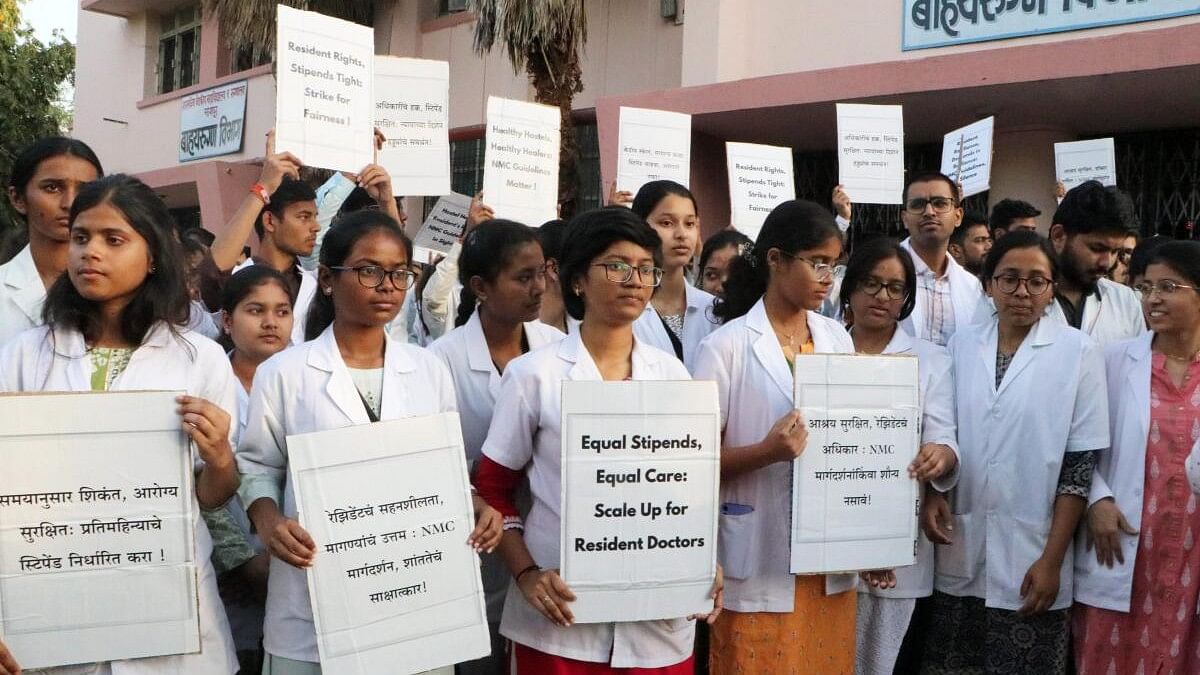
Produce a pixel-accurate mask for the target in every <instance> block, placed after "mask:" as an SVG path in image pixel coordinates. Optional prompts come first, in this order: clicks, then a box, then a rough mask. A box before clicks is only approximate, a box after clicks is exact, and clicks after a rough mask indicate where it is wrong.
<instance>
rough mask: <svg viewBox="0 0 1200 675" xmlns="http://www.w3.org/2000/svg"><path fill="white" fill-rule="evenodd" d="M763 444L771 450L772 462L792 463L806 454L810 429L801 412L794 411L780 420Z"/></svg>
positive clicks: (768, 433)
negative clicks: (806, 426) (805, 423)
mask: <svg viewBox="0 0 1200 675" xmlns="http://www.w3.org/2000/svg"><path fill="white" fill-rule="evenodd" d="M763 443H764V444H765V445H766V447H767V448H769V453H770V454H769V455H768V456H769V457H770V459H771V462H772V463H774V462H790V461H792V460H793V459H796V458H797V457H799V456H800V455H802V454H804V448H805V447H806V446H807V445H808V429H807V428H805V425H804V418H803V417H801V416H800V411H799V410H792V411H791V412H789V413H788V414H786V415H784V416H783V417H780V418H779V421H777V422H775V425H774V426H772V427H771V430H770V431H768V432H767V437H766V438H764V439H763Z"/></svg>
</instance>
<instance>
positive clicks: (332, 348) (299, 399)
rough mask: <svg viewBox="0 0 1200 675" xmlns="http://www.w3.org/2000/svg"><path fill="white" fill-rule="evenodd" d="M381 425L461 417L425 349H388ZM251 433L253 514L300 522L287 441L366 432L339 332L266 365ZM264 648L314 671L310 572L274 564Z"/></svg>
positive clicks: (245, 463)
mask: <svg viewBox="0 0 1200 675" xmlns="http://www.w3.org/2000/svg"><path fill="white" fill-rule="evenodd" d="M383 360H384V372H383V397H382V398H383V400H382V401H381V405H382V410H381V411H380V415H379V417H380V419H382V420H395V419H401V418H404V417H413V416H417V415H434V414H437V413H441V412H448V411H454V409H455V401H454V385H453V383H452V382H451V381H450V373H449V372H448V371H447V370H446V367H445V366H444V365H442V362H441V361H439V360H438V359H437V358H436V357H434V356H433V355H432V354H429V353H428V352H427V351H425V350H424V349H420V348H418V347H413V346H410V345H407V344H404V343H400V342H395V341H393V340H390V339H389V340H388V341H387V345H386V347H385V348H384V357H383ZM246 419H247V423H246V429H245V431H244V432H243V433H242V438H241V441H240V442H239V443H238V451H237V459H238V468H239V469H240V470H241V472H242V486H241V489H240V490H239V492H238V494H239V496H240V497H241V499H242V503H243V504H245V505H246V506H247V508H249V507H250V506H251V505H253V504H254V502H255V500H257V499H259V498H262V497H267V498H270V499H273V500H275V503H276V504H279V505H281V506H280V510H281V511H282V512H283V515H284V516H286V517H288V518H295V517H296V496H295V494H294V493H293V491H292V485H291V480H290V479H289V478H288V472H287V463H288V455H287V440H286V439H287V437H288V436H289V435H292V434H305V433H310V432H314V431H323V430H326V429H338V428H341V427H347V426H351V425H355V424H367V423H368V422H369V418H368V417H367V411H366V408H364V407H363V403H362V399H361V398H359V395H358V390H357V389H355V388H354V383H353V382H352V381H351V379H350V371H349V369H348V368H347V367H346V364H345V362H344V361H343V360H342V356H341V353H340V352H339V351H338V347H337V342H336V341H335V340H334V337H333V327H332V326H330V327H329V328H326V329H325V332H324V333H321V335H320V336H319V337H317V338H316V339H315V340H312V341H311V342H305V343H303V344H300V345H296V346H294V347H291V348H289V349H286V350H284V351H282V352H280V353H278V354H276V355H275V356H272V357H271V358H269V359H267V360H266V361H264V362H263V363H262V365H260V366H259V367H258V371H257V372H256V373H255V374H254V386H253V387H252V388H251V391H250V405H249V410H248V412H247V415H246ZM263 634H264V635H263V645H264V647H265V648H266V650H267V651H268V652H269V653H271V654H274V655H275V656H282V657H284V658H288V659H293V660H296V661H308V662H312V663H315V662H317V660H318V655H317V635H316V629H315V627H314V625H313V617H312V607H311V605H310V603H309V597H308V583H307V581H306V580H305V575H304V571H303V570H300V569H297V568H295V567H292V566H291V565H289V564H287V563H285V562H283V561H282V560H279V559H278V558H274V557H273V558H271V574H270V578H269V581H268V587H267V615H266V621H265V623H264V626H263Z"/></svg>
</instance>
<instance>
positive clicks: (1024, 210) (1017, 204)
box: [988, 199, 1042, 232]
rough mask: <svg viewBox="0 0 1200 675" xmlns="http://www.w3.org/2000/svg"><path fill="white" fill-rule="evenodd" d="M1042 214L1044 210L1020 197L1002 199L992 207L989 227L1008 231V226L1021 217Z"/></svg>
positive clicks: (1033, 216) (994, 229)
mask: <svg viewBox="0 0 1200 675" xmlns="http://www.w3.org/2000/svg"><path fill="white" fill-rule="evenodd" d="M1040 215H1042V212H1041V211H1039V210H1038V209H1037V207H1035V206H1034V205H1033V204H1030V203H1029V202H1025V201H1021V200H1020V199H1001V200H1000V201H998V202H996V205H995V206H993V207H992V217H991V219H990V220H989V221H988V227H989V229H991V230H992V231H993V232H995V231H996V230H1004V231H1005V232H1008V228H1009V227H1012V224H1013V222H1014V221H1016V220H1018V219H1021V218H1037V217H1038V216H1040Z"/></svg>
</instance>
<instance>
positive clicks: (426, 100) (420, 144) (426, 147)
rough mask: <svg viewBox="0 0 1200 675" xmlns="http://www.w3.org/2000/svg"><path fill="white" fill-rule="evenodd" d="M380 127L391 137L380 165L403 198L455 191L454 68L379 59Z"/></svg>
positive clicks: (377, 117) (423, 61)
mask: <svg viewBox="0 0 1200 675" xmlns="http://www.w3.org/2000/svg"><path fill="white" fill-rule="evenodd" d="M374 89H375V126H376V127H378V128H379V130H380V131H381V132H383V135H384V136H386V137H387V143H385V144H384V146H383V149H382V150H380V151H379V164H380V165H382V166H383V168H385V169H387V172H388V173H389V174H391V176H392V192H393V193H395V194H396V195H397V196H409V197H411V196H415V195H420V196H438V195H444V194H447V193H449V192H450V135H449V134H450V130H449V124H450V64H449V63H447V62H445V61H430V60H427V59H408V58H400V57H396V56H376V57H375V87H374Z"/></svg>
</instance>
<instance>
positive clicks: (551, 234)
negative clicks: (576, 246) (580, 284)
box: [537, 218, 567, 261]
mask: <svg viewBox="0 0 1200 675" xmlns="http://www.w3.org/2000/svg"><path fill="white" fill-rule="evenodd" d="M566 229H567V223H566V222H565V221H563V220H562V219H561V218H555V219H554V220H547V221H546V222H544V223H542V226H541V227H539V228H537V238H538V243H540V244H541V245H542V255H543V256H545V258H546V260H554V261H557V260H558V257H559V255H561V254H562V243H563V232H564V231H565V230H566Z"/></svg>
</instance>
